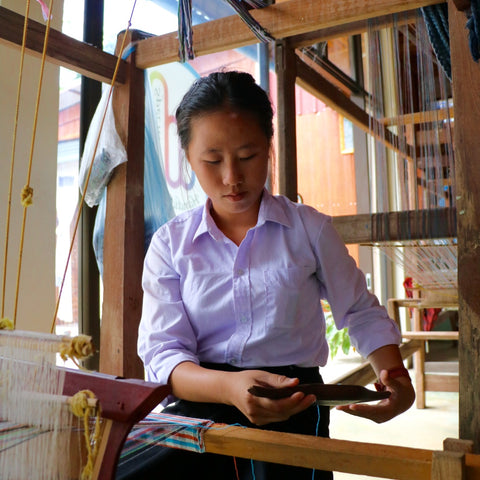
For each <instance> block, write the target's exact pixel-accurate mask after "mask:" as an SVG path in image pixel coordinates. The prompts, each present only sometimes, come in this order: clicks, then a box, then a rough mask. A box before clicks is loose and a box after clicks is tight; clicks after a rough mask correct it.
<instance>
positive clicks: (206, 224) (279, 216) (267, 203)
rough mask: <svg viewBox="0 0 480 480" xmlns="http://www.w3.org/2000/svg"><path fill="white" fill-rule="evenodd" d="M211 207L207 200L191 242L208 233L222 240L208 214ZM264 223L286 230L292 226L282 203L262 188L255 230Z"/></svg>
mask: <svg viewBox="0 0 480 480" xmlns="http://www.w3.org/2000/svg"><path fill="white" fill-rule="evenodd" d="M211 207H212V201H211V200H210V199H209V198H207V200H206V202H205V205H204V207H203V212H202V220H201V221H200V223H199V225H198V227H197V230H196V232H195V235H194V237H193V241H195V240H196V239H197V238H198V237H200V236H201V235H203V234H205V233H209V234H210V235H211V236H212V238H214V239H215V240H217V241H218V240H223V238H224V237H223V234H222V233H221V232H220V230H219V229H218V227H217V225H216V224H215V221H214V220H213V218H212V215H211V213H210V209H211ZM266 222H274V223H279V224H281V225H284V226H285V227H288V228H290V227H291V226H292V222H291V221H290V219H289V217H288V215H287V212H286V211H285V209H284V206H283V203H281V202H279V201H278V200H276V198H275V197H274V196H273V195H272V194H271V193H269V192H268V191H267V189H266V188H264V189H263V195H262V201H261V203H260V210H259V211H258V221H257V225H256V226H255V228H258V227H261V226H262V225H263V224H265V223H266Z"/></svg>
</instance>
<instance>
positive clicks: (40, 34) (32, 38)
mask: <svg viewBox="0 0 480 480" xmlns="http://www.w3.org/2000/svg"><path fill="white" fill-rule="evenodd" d="M24 22H25V17H24V16H23V15H20V14H18V13H16V12H13V11H11V10H9V9H7V8H5V7H2V6H0V44H2V43H3V44H6V45H9V46H14V47H16V48H20V47H21V46H22V37H23V29H24ZM44 38H45V25H43V24H42V23H40V22H36V21H34V20H30V19H29V20H28V29H27V38H26V45H25V49H26V53H28V54H29V55H32V56H35V57H38V58H40V57H41V55H42V50H43V42H44ZM46 53H47V58H46V60H47V61H48V62H49V63H53V64H55V65H58V66H60V67H65V68H68V69H69V70H73V71H74V72H78V73H80V74H81V75H84V76H86V77H89V78H92V79H93V80H98V81H100V82H106V83H110V82H111V79H112V77H113V72H114V70H115V65H116V63H117V57H116V56H115V55H111V54H109V53H106V52H103V51H102V50H101V49H99V48H96V47H94V46H92V45H88V44H87V43H84V42H81V41H79V40H75V39H74V38H72V37H69V36H68V35H65V34H64V33H62V32H59V31H58V30H55V29H53V28H51V29H50V31H49V37H48V45H47V52H46ZM125 78H126V62H125V61H123V60H122V61H121V63H120V65H119V69H118V72H117V78H116V82H117V83H120V84H123V83H125Z"/></svg>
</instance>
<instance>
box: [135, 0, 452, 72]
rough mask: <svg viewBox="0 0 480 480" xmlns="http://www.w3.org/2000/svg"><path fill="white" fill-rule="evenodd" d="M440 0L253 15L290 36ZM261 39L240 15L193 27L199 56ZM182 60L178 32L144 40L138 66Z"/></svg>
mask: <svg viewBox="0 0 480 480" xmlns="http://www.w3.org/2000/svg"><path fill="white" fill-rule="evenodd" d="M438 3H443V2H439V1H438V0H289V1H286V2H281V3H278V4H274V5H272V6H269V7H266V8H260V9H254V10H251V11H250V13H251V15H252V16H253V17H254V18H255V19H256V20H257V21H258V22H259V23H260V24H261V25H262V26H263V27H264V28H265V29H267V30H268V31H269V32H270V34H271V35H272V36H273V37H274V38H276V39H281V38H287V37H291V36H293V35H300V34H304V33H308V32H313V31H318V30H321V29H324V28H330V27H335V26H338V25H342V24H345V23H352V22H358V21H361V20H366V19H368V18H372V17H379V16H383V15H388V14H392V13H398V12H403V11H406V10H412V9H416V8H420V7H424V6H427V5H435V4H438ZM255 43H258V39H257V38H256V37H255V35H254V34H253V33H252V32H251V30H250V29H249V28H248V26H247V25H246V24H245V23H244V22H243V21H242V19H241V18H240V17H239V16H238V15H232V16H230V17H225V18H222V19H219V20H213V21H210V22H206V23H202V24H200V25H196V26H195V27H193V47H194V50H195V55H196V56H201V55H206V54H209V53H214V52H219V51H224V50H229V49H234V48H239V47H244V46H246V45H253V44H255ZM176 61H179V56H178V34H177V32H172V33H168V34H166V35H160V36H156V37H152V38H149V39H147V40H144V41H142V42H140V44H139V45H138V48H137V66H138V67H140V68H147V67H153V66H155V65H161V64H165V63H170V62H176Z"/></svg>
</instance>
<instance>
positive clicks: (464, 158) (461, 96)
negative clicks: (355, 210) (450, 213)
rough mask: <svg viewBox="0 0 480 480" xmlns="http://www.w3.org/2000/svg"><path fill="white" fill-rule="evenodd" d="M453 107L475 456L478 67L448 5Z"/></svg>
mask: <svg viewBox="0 0 480 480" xmlns="http://www.w3.org/2000/svg"><path fill="white" fill-rule="evenodd" d="M448 17H449V30H450V48H451V58H452V79H453V83H452V85H453V102H454V105H455V147H454V148H455V170H456V177H455V182H456V192H457V211H458V215H457V224H458V300H459V331H460V336H459V365H460V367H459V372H460V394H459V416H460V419H459V428H460V437H461V438H463V439H465V440H473V441H474V451H475V452H479V451H480V410H479V408H478V395H479V392H478V390H479V385H480V349H479V345H480V295H478V290H479V288H480V248H479V232H480V164H479V162H477V161H476V160H475V159H477V158H480V143H479V142H478V125H479V124H480V66H479V65H478V63H476V62H474V61H473V59H472V57H471V54H470V49H469V45H468V35H467V34H466V30H465V21H466V19H465V14H464V13H463V12H460V11H458V10H457V7H456V6H455V3H454V2H453V1H452V0H450V1H449V2H448Z"/></svg>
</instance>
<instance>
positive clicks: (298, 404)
mask: <svg viewBox="0 0 480 480" xmlns="http://www.w3.org/2000/svg"><path fill="white" fill-rule="evenodd" d="M222 383H224V390H223V391H224V394H225V399H224V400H223V403H227V404H230V405H234V406H235V407H237V408H238V409H239V410H240V411H241V412H242V413H243V414H244V415H245V416H246V417H247V418H248V419H249V420H250V422H252V423H253V424H255V425H265V424H267V423H272V422H281V421H284V420H287V419H288V418H290V417H291V416H292V415H295V414H296V413H299V412H301V411H303V410H305V409H306V408H308V407H310V406H311V405H312V404H313V403H314V402H315V400H316V397H315V395H305V394H304V393H302V392H296V393H294V394H292V395H291V396H290V397H286V398H281V399H269V398H264V397H257V396H255V395H252V394H251V393H249V391H248V389H249V388H250V387H252V386H253V385H261V386H263V387H271V388H283V387H294V386H295V385H298V383H299V380H298V378H289V377H286V376H284V375H276V374H273V373H269V372H265V371H263V370H243V371H241V372H229V373H228V375H225V376H224V377H223V382H222Z"/></svg>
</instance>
